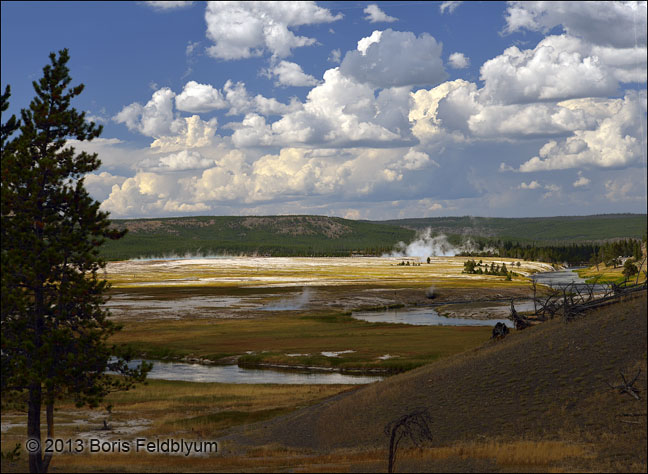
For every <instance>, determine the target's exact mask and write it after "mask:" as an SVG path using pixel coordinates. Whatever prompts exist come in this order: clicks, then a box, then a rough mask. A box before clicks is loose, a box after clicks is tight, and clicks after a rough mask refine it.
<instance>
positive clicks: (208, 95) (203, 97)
mask: <svg viewBox="0 0 648 474" xmlns="http://www.w3.org/2000/svg"><path fill="white" fill-rule="evenodd" d="M175 103H176V108H177V109H178V110H182V111H183V112H191V113H202V112H211V111H212V110H217V109H224V108H225V107H227V102H226V101H225V99H224V98H223V95H222V94H221V93H220V91H219V90H218V89H216V88H214V87H212V86H211V85H209V84H199V83H198V82H196V81H189V82H187V83H186V84H185V86H184V89H183V90H182V92H181V93H180V94H179V95H177V96H176V98H175Z"/></svg>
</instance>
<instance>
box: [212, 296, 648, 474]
mask: <svg viewBox="0 0 648 474" xmlns="http://www.w3.org/2000/svg"><path fill="white" fill-rule="evenodd" d="M646 319H647V316H646V294H645V293H642V294H640V295H639V296H638V297H635V298H634V299H631V300H627V301H624V302H622V303H619V304H613V305H610V306H607V307H604V308H602V309H599V310H597V311H593V312H590V313H588V314H586V315H584V316H583V317H581V318H580V319H578V320H577V321H574V322H572V323H569V324H565V323H564V322H562V321H560V320H554V321H550V322H547V323H544V324H542V325H539V326H536V327H533V328H530V329H527V330H525V331H521V332H516V333H513V334H510V335H509V336H508V337H506V338H505V339H504V340H502V341H499V342H488V343H486V344H485V345H484V346H483V347H481V348H479V349H477V350H474V351H471V352H468V353H464V354H461V355H459V356H455V357H450V358H448V359H445V360H441V361H439V362H436V363H433V364H430V365H428V366H425V367H421V368H419V369H416V370H413V371H411V372H408V373H405V374H402V375H399V376H394V377H391V378H389V379H387V380H385V381H383V382H381V383H376V384H372V385H370V386H366V387H363V388H360V389H358V390H354V391H351V392H346V393H343V394H341V395H338V396H336V397H333V398H331V399H328V400H327V401H325V402H323V403H320V404H318V405H315V406H312V407H309V408H306V409H303V410H300V411H297V412H294V413H291V414H289V415H286V416H283V417H280V418H276V419H274V420H271V421H268V422H263V423H260V424H257V425H251V426H247V427H241V428H240V429H238V430H237V431H236V432H233V433H231V434H230V436H228V437H226V438H225V439H223V442H224V445H230V446H232V447H233V446H259V445H267V444H279V445H284V446H286V447H293V448H306V449H309V450H314V451H317V452H330V451H331V450H335V449H340V448H350V449H372V448H384V447H385V446H386V442H387V437H386V436H385V434H384V433H383V429H384V427H385V425H386V424H387V423H388V422H389V421H391V420H393V419H395V418H397V417H399V416H401V415H403V414H405V413H408V412H410V411H412V410H414V409H417V408H421V407H425V408H427V409H428V410H429V413H430V414H431V419H432V431H433V435H434V439H433V441H432V446H448V445H452V444H453V443H457V442H462V441H469V440H480V439H500V440H509V441H510V440H516V439H527V440H560V441H565V442H568V443H586V444H588V445H589V446H592V447H593V448H592V449H593V450H594V454H593V455H592V457H591V459H590V460H589V461H588V462H589V463H590V465H588V466H579V468H582V469H592V468H595V469H597V470H599V469H602V470H617V469H619V468H620V467H623V468H628V469H636V466H640V469H641V466H643V468H644V469H645V466H646V416H645V413H646V402H645V397H646V392H645V388H646V334H647V331H646ZM639 369H641V373H640V375H639V378H638V380H637V382H636V383H635V386H637V387H639V388H640V389H641V390H642V391H641V392H640V394H641V397H642V400H641V401H637V400H635V399H634V398H632V397H631V396H629V395H627V394H619V393H618V391H615V390H613V389H611V388H610V387H609V386H608V383H610V384H612V385H616V384H618V383H620V382H621V376H620V374H619V373H620V371H622V372H623V373H624V374H625V375H626V377H627V378H632V377H633V376H634V375H635V374H636V373H637V371H638V370H639ZM641 414H643V416H641ZM633 466H634V467H633Z"/></svg>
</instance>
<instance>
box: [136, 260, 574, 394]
mask: <svg viewBox="0 0 648 474" xmlns="http://www.w3.org/2000/svg"><path fill="white" fill-rule="evenodd" d="M533 279H534V280H536V281H537V282H538V283H541V284H545V285H549V286H552V287H556V286H563V285H566V284H570V283H577V284H578V283H581V284H584V280H583V279H582V278H580V277H579V276H578V274H576V273H575V272H574V271H573V269H568V270H560V271H556V272H543V273H537V274H535V275H534V276H533ZM507 305H508V303H507V304H504V303H501V304H500V306H502V308H501V309H504V307H505V306H507ZM520 305H522V307H520ZM530 305H531V308H526V307H527V306H529V302H528V301H526V300H525V301H520V302H518V303H516V308H517V309H518V310H522V311H524V310H528V309H532V306H533V303H532V302H531V303H530ZM351 316H352V317H353V318H356V319H361V320H363V321H368V322H386V323H397V324H411V325H417V326H420V325H434V326H436V325H438V326H494V325H495V324H497V323H498V322H502V323H504V324H506V325H507V326H508V327H513V323H512V322H511V321H509V320H508V319H485V320H484V319H469V318H454V317H452V318H450V317H445V316H441V315H439V314H438V313H437V312H436V311H435V310H434V309H433V308H431V307H424V308H421V307H415V308H399V309H391V310H387V311H354V312H353V313H352V315H351ZM134 362H137V361H134ZM152 362H153V369H152V370H151V372H150V373H149V375H148V377H149V378H151V379H164V380H181V381H188V382H220V383H241V384H259V383H276V384H367V383H372V382H376V381H379V380H382V378H383V377H381V376H375V375H351V374H342V373H339V372H325V371H303V372H300V371H283V370H272V369H246V368H241V367H238V366H237V365H202V364H188V363H180V362H159V361H152Z"/></svg>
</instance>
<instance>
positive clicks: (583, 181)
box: [572, 171, 591, 188]
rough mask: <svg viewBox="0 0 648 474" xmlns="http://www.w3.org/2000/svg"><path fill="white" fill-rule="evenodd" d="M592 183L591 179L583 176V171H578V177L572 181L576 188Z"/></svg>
mask: <svg viewBox="0 0 648 474" xmlns="http://www.w3.org/2000/svg"><path fill="white" fill-rule="evenodd" d="M590 183H591V180H590V179H588V178H586V177H585V176H583V174H582V172H581V171H579V172H578V179H577V180H576V181H574V182H573V183H572V186H574V187H575V188H583V187H586V186H588V185H589V184H590Z"/></svg>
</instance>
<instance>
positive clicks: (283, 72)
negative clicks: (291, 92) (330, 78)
mask: <svg viewBox="0 0 648 474" xmlns="http://www.w3.org/2000/svg"><path fill="white" fill-rule="evenodd" d="M266 75H267V76H268V77H276V78H277V81H276V82H275V85H276V86H292V87H308V86H314V85H316V84H317V83H318V82H319V81H318V80H317V79H315V78H314V77H313V76H311V75H309V74H306V73H305V72H304V71H303V70H302V68H301V66H300V65H299V64H296V63H292V62H290V61H280V62H279V64H275V65H273V66H271V67H269V68H268V69H267V70H266Z"/></svg>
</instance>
